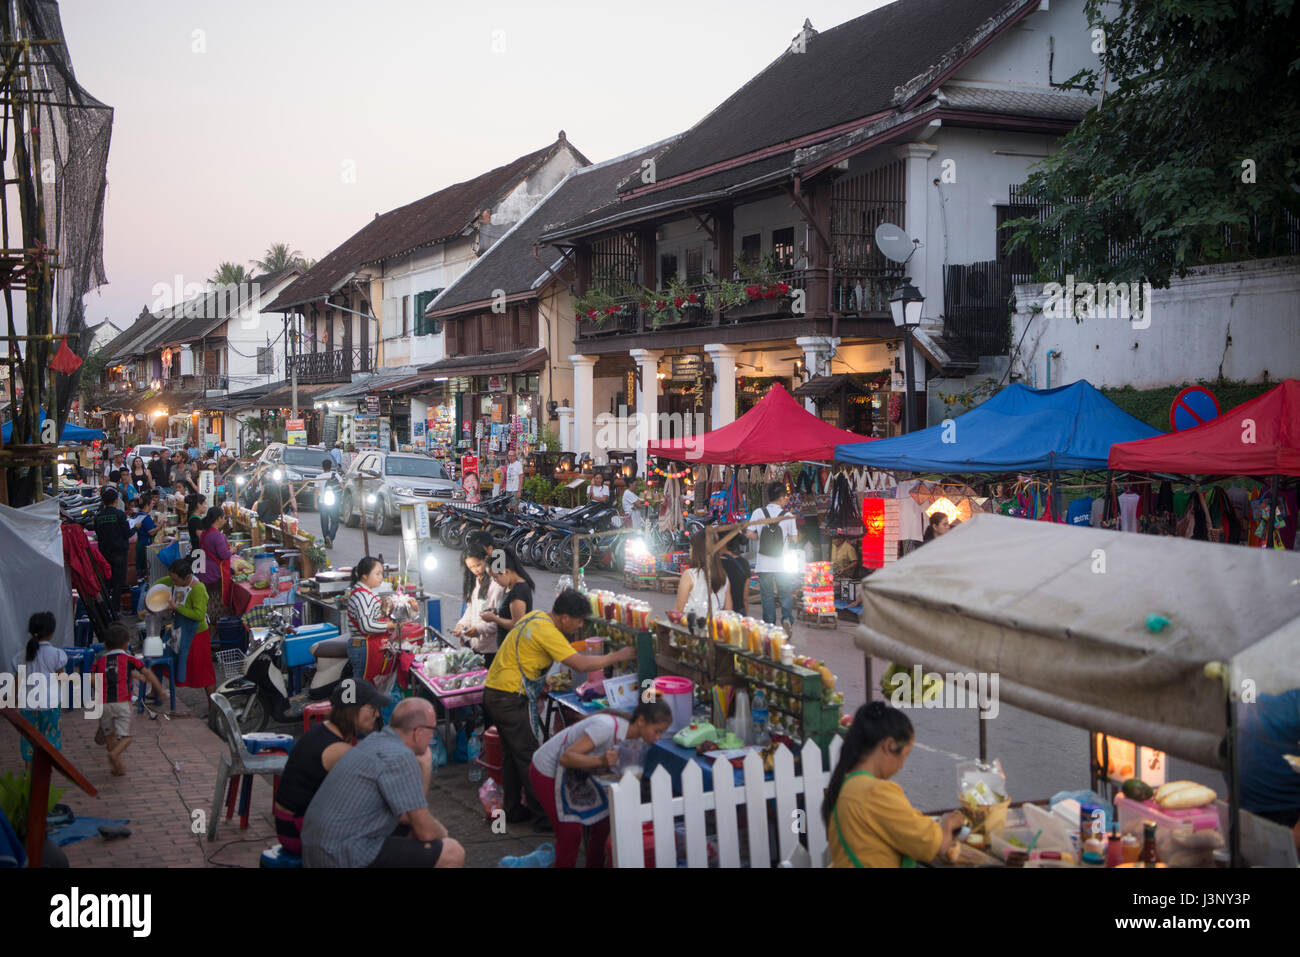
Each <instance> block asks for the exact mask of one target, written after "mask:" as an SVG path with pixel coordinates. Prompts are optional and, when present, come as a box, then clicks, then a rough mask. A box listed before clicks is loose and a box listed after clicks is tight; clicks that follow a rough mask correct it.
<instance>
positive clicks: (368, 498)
mask: <svg viewBox="0 0 1300 957" xmlns="http://www.w3.org/2000/svg"><path fill="white" fill-rule="evenodd" d="M376 501H377V499H376V498H375V493H374V492H371V493H370V494H369V495H367V496H366V504H367V505H374V504H375V502H376Z"/></svg>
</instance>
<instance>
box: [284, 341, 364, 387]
mask: <svg viewBox="0 0 1300 957" xmlns="http://www.w3.org/2000/svg"><path fill="white" fill-rule="evenodd" d="M295 369H296V370H297V372H298V382H299V383H300V384H303V383H319V382H350V381H351V380H352V374H353V373H354V372H373V371H374V369H375V351H374V349H331V350H330V351H328V352H308V353H305V354H304V355H300V356H290V357H289V365H288V375H289V376H290V377H291V376H292V375H293V372H294V370H295Z"/></svg>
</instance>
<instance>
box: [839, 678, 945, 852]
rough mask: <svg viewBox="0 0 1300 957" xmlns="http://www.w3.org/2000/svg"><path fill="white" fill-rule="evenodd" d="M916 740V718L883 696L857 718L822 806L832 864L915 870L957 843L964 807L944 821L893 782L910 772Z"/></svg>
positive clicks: (859, 713) (864, 706)
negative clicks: (908, 766) (906, 766)
mask: <svg viewBox="0 0 1300 957" xmlns="http://www.w3.org/2000/svg"><path fill="white" fill-rule="evenodd" d="M912 743H913V732H912V722H911V721H910V720H909V719H908V717H907V715H905V714H904V713H903V712H902V711H900V710H898V709H897V708H891V707H890V706H889V705H887V704H885V703H884V702H883V701H872V702H870V703H869V704H864V705H863V706H862V707H860V708H859V709H858V712H857V714H855V715H854V716H853V725H852V727H850V728H849V733H848V736H847V737H846V738H845V740H844V750H843V751H841V752H840V760H839V763H838V764H837V765H835V771H834V773H832V774H831V780H830V784H829V786H828V787H827V789H826V803H825V804H823V805H822V814H823V816H824V817H825V818H826V838H827V840H828V841H829V842H830V846H831V867H915V866H916V863H917V861H931V860H933V859H934V858H936V857H938V856H939V855H940V854H942V853H943V852H944V851H946V850H948V848H949V846H951V844H952V841H953V834H954V833H955V832H956V831H958V830H959V829H960V828H961V826H962V821H963V817H962V814H961V812H960V811H949V812H948V813H947V814H945V815H944V816H943V820H942V821H941V822H940V823H936V822H934V821H932V820H931V819H930V818H928V817H926V816H925V815H924V814H922V813H921V812H920V811H918V810H916V809H915V808H913V807H912V805H911V804H910V803H909V802H908V800H907V796H906V795H905V794H903V789H902V788H901V787H899V786H898V785H897V784H895V783H894V782H893V781H891V780H889V779H890V778H892V777H893V776H894V775H895V774H897V773H898V772H899V771H901V770H902V769H903V764H904V762H906V761H907V756H908V755H909V754H911V753H912Z"/></svg>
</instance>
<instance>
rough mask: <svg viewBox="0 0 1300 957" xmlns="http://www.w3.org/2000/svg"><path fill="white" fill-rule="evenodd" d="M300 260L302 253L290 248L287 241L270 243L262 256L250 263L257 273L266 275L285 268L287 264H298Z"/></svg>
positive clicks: (301, 260)
mask: <svg viewBox="0 0 1300 957" xmlns="http://www.w3.org/2000/svg"><path fill="white" fill-rule="evenodd" d="M302 262H303V259H302V253H301V252H300V251H299V250H297V249H292V248H290V246H289V244H288V243H271V245H270V246H268V247H267V250H266V252H265V253H263V254H262V258H261V259H254V260H253V262H252V265H253V267H254V268H256V269H257V271H258V272H259V273H261V274H263V275H266V274H268V273H273V272H279V271H280V270H281V269H287V268H288V267H289V266H293V265H300V264H301V263H302Z"/></svg>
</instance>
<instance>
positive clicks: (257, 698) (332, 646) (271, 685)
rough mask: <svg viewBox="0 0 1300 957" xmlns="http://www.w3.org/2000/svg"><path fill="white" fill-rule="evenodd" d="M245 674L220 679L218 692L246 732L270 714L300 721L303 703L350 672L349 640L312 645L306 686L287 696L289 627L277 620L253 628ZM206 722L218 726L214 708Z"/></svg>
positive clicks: (260, 727)
mask: <svg viewBox="0 0 1300 957" xmlns="http://www.w3.org/2000/svg"><path fill="white" fill-rule="evenodd" d="M252 635H253V636H252V640H251V641H250V642H249V652H248V656H247V657H246V658H245V659H244V674H243V677H240V678H232V679H229V680H227V681H225V682H223V683H222V684H221V685H220V686H219V687H218V688H217V691H218V692H219V693H221V694H223V695H225V696H226V700H228V701H229V702H230V707H231V708H232V709H233V710H234V712H235V716H236V718H237V720H238V721H239V730H240V732H242V733H244V734H249V733H251V732H254V731H264V730H265V729H266V726H267V724H268V723H269V722H270V721H271V720H272V719H274V720H275V721H276V722H278V723H281V724H286V723H290V722H296V721H299V720H301V718H302V712H303V708H304V707H305V706H306V705H308V704H311V703H312V702H315V701H324V700H326V699H328V698H329V696H330V695H331V694H332V693H333V692H334V689H335V687H337V686H338V684H339V682H340V681H342V680H343V679H344V678H347V677H350V676H351V674H352V664H351V662H349V661H348V641H347V639H346V638H344V637H341V636H340V637H338V638H325V639H323V640H321V641H318V642H316V643H315V644H313V645H312V646H311V655H312V657H313V658H314V659H315V660H316V661H315V667H314V669H313V670H312V671H311V676H310V678H308V679H307V690H306V691H305V692H302V693H300V694H296V695H293V696H290V695H289V668H288V667H287V666H286V665H285V662H284V642H285V639H286V638H289V637H292V630H291V629H290V628H289V627H288V626H287V625H286V624H284V623H283V620H278V621H276V622H274V623H273V624H271V625H270V626H268V627H266V628H254V629H252ZM208 714H209V719H208V723H209V725H210V726H211V727H212V730H213V731H216V730H217V728H216V709H215V708H210V709H208Z"/></svg>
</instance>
